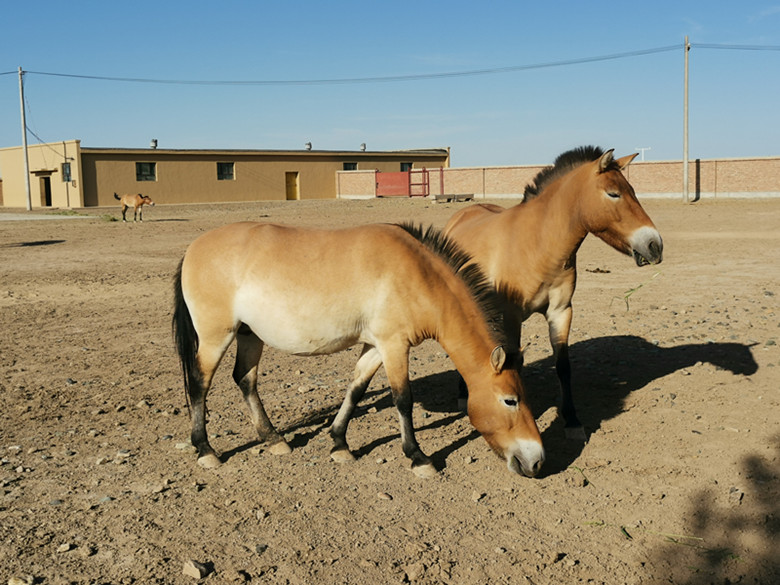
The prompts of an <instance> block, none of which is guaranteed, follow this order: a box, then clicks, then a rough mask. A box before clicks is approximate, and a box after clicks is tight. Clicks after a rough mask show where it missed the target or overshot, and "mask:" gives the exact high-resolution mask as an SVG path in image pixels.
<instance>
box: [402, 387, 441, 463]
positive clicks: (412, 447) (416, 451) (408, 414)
mask: <svg viewBox="0 0 780 585" xmlns="http://www.w3.org/2000/svg"><path fill="white" fill-rule="evenodd" d="M393 402H394V403H395V407H396V408H397V409H398V417H399V419H400V422H401V448H402V449H403V452H404V455H406V456H407V457H408V458H409V459H411V460H412V468H415V467H420V466H423V465H432V463H431V460H430V459H429V458H428V456H427V455H425V453H423V452H422V450H421V449H420V445H419V444H418V443H417V438H416V437H415V435H414V425H413V423H412V408H413V405H414V401H413V399H412V393H411V391H410V390H409V389H408V388H407V389H406V390H405V391H403V392H399V393H398V394H393Z"/></svg>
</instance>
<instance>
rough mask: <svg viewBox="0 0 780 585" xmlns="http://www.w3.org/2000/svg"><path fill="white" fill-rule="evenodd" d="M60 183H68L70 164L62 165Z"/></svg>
mask: <svg viewBox="0 0 780 585" xmlns="http://www.w3.org/2000/svg"><path fill="white" fill-rule="evenodd" d="M62 182H63V183H70V163H69V162H66V163H62Z"/></svg>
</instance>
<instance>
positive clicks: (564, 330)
mask: <svg viewBox="0 0 780 585" xmlns="http://www.w3.org/2000/svg"><path fill="white" fill-rule="evenodd" d="M612 153H613V151H612V150H609V151H607V152H603V151H602V150H601V149H600V148H597V147H593V146H589V147H582V148H578V149H574V150H571V151H568V152H565V153H563V154H561V155H560V156H559V157H558V158H557V159H556V160H555V164H554V165H553V166H551V167H547V168H545V169H543V170H542V171H540V172H539V173H538V174H537V175H536V177H535V179H534V180H533V182H532V183H531V184H530V185H528V186H527V187H526V188H525V198H524V200H523V202H522V203H520V204H519V205H515V206H514V207H510V208H508V209H505V208H503V207H499V206H498V205H489V204H478V205H472V206H470V207H467V208H466V209H463V210H461V211H459V212H458V213H456V214H455V215H453V216H452V218H451V219H450V220H449V222H447V225H446V227H445V228H444V233H445V234H446V235H447V236H448V237H450V238H452V239H454V240H455V241H456V242H457V243H458V244H459V245H460V246H461V247H462V248H463V249H464V250H465V251H466V252H467V253H468V254H470V255H471V256H472V258H473V260H474V261H475V262H477V263H478V264H479V265H480V266H481V267H482V270H484V271H485V273H486V276H487V278H488V280H489V281H490V283H491V284H492V285H493V286H494V287H495V289H496V290H497V291H498V294H499V296H500V299H501V301H502V302H503V306H504V327H505V333H506V335H507V339H508V340H509V342H510V343H512V344H517V345H513V346H512V347H511V349H513V350H516V349H517V347H519V345H520V330H521V324H522V322H523V321H525V320H526V319H527V318H528V317H530V316H531V315H532V314H533V313H543V314H544V316H545V317H546V319H547V324H548V328H549V334H550V343H551V344H552V348H553V353H554V356H555V368H556V371H557V374H558V379H559V381H560V385H561V403H560V409H561V414H562V415H563V418H564V421H565V425H566V426H565V432H566V436H567V437H570V438H580V439H584V438H585V433H584V430H583V429H582V425H581V423H580V421H579V419H578V418H577V412H576V410H575V407H574V401H573V398H572V390H571V365H570V363H569V348H568V342H569V329H570V327H571V318H572V303H571V299H572V296H573V295H574V288H575V286H576V283H577V267H576V255H577V250H578V249H579V247H580V245H581V244H582V241H583V240H584V239H585V236H587V235H588V233H592V234H595V235H596V236H598V237H599V238H601V239H602V240H604V241H605V242H606V243H607V244H609V245H610V246H612V247H613V248H615V249H616V250H618V251H619V252H622V253H624V254H628V255H633V257H634V259H635V261H636V264H637V265H638V266H643V265H646V264H658V263H659V262H661V258H662V253H663V243H662V240H661V236H660V235H659V233H658V230H657V229H656V228H655V226H654V225H653V222H652V221H651V220H650V218H649V217H648V216H647V214H646V213H645V211H644V209H642V206H641V205H640V204H639V201H638V200H637V198H636V195H635V193H634V189H633V188H632V187H631V185H630V184H629V183H628V181H627V180H626V178H625V176H623V173H622V172H621V171H622V170H623V169H625V168H626V167H627V166H628V165H629V163H630V162H631V161H632V160H633V159H634V157H635V156H636V154H633V155H629V156H625V157H623V158H619V159H614V158H613V156H612Z"/></svg>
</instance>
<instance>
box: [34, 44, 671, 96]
mask: <svg viewBox="0 0 780 585" xmlns="http://www.w3.org/2000/svg"><path fill="white" fill-rule="evenodd" d="M679 49H680V45H679V44H678V45H668V46H665V47H656V48H652V49H641V50H637V51H627V52H624V53H613V54H609V55H599V56H595V57H583V58H579V59H566V60H562V61H548V62H544V63H535V64H530V65H510V66H507V67H492V68H486V69H472V70H468V71H451V72H443V73H421V74H412V75H388V76H380V77H347V78H334V79H288V80H284V79H275V80H246V81H235V80H234V81H228V80H223V81H218V80H186V79H148V78H139V77H109V76H103V75H80V74H72V73H54V72H48V71H25V73H27V74H32V75H46V76H52V77H69V78H74V79H88V80H93V81H118V82H126V83H153V84H167V85H238V86H241V85H246V86H250V85H263V86H268V85H276V86H285V85H343V84H358V83H391V82H403V81H424V80H434V79H448V78H454V77H474V76H477V75H495V74H501V73H513V72H518V71H530V70H533V69H549V68H551V67H563V66H567V65H582V64H586V63H596V62H599V61H611V60H616V59H626V58H629V57H640V56H644V55H652V54H656V53H664V52H669V51H675V50H679Z"/></svg>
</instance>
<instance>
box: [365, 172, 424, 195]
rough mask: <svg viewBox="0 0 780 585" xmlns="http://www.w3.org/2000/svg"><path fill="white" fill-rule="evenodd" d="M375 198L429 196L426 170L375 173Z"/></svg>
mask: <svg viewBox="0 0 780 585" xmlns="http://www.w3.org/2000/svg"><path fill="white" fill-rule="evenodd" d="M375 176H376V196H377V197H427V196H428V195H430V182H429V180H428V169H420V170H411V171H400V172H397V173H380V172H379V171H377V173H376V175H375Z"/></svg>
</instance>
